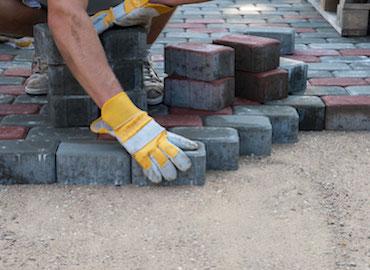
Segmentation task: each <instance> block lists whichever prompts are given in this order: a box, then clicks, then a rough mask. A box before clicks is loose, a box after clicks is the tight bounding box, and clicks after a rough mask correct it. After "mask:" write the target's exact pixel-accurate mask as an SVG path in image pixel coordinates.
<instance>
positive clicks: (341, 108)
mask: <svg viewBox="0 0 370 270" xmlns="http://www.w3.org/2000/svg"><path fill="white" fill-rule="evenodd" d="M322 99H323V101H324V102H325V105H326V129H328V130H370V97H368V96H325V97H323V98H322Z"/></svg>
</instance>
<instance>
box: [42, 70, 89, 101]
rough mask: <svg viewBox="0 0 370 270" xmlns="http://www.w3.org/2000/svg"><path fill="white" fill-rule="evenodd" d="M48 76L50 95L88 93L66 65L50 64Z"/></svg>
mask: <svg viewBox="0 0 370 270" xmlns="http://www.w3.org/2000/svg"><path fill="white" fill-rule="evenodd" d="M48 77H49V94H50V95H53V96H55V95H60V96H65V95H68V96H71V95H78V96H79V95H86V92H85V90H84V89H83V88H82V86H81V85H80V84H79V83H78V82H77V80H76V79H75V78H74V77H73V75H72V73H71V72H70V71H69V69H68V67H67V66H66V65H49V67H48Z"/></svg>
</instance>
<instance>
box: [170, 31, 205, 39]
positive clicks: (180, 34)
mask: <svg viewBox="0 0 370 270" xmlns="http://www.w3.org/2000/svg"><path fill="white" fill-rule="evenodd" d="M167 37H170V38H207V37H209V35H208V34H207V33H196V32H170V33H167V34H166V38H167Z"/></svg>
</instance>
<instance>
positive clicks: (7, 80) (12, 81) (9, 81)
mask: <svg viewBox="0 0 370 270" xmlns="http://www.w3.org/2000/svg"><path fill="white" fill-rule="evenodd" d="M23 82H24V78H22V77H10V76H0V85H19V84H22V83H23Z"/></svg>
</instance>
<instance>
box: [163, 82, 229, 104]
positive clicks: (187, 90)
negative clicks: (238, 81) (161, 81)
mask: <svg viewBox="0 0 370 270" xmlns="http://www.w3.org/2000/svg"><path fill="white" fill-rule="evenodd" d="M234 97H235V80H234V78H233V77H228V78H224V79H221V80H216V81H212V82H206V81H198V80H190V79H186V78H184V77H167V78H166V79H165V98H164V102H165V104H167V105H169V106H175V107H184V108H191V109H197V110H209V111H219V110H221V109H223V108H225V107H227V106H230V105H231V104H232V103H233V101H234Z"/></svg>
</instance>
